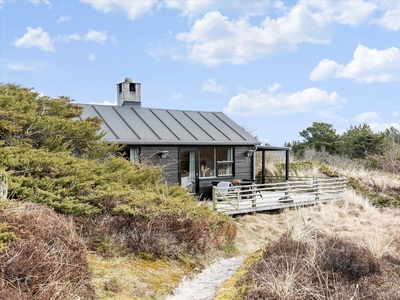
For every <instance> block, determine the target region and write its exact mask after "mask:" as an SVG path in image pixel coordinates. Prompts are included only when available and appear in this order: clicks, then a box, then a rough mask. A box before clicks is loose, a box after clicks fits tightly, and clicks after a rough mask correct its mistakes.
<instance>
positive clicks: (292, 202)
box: [212, 177, 347, 215]
mask: <svg viewBox="0 0 400 300" xmlns="http://www.w3.org/2000/svg"><path fill="white" fill-rule="evenodd" d="M346 190H347V186H346V179H345V178H316V177H312V178H302V179H299V180H296V181H287V182H280V183H266V184H255V183H251V184H246V185H243V186H232V187H230V188H229V189H225V190H218V188H217V187H213V198H212V200H213V209H214V210H215V211H218V212H223V213H226V214H230V215H234V214H242V213H249V212H257V211H268V210H276V209H283V208H289V207H301V206H308V205H314V204H318V203H326V202H329V201H333V200H341V199H343V195H344V192H345V191H346Z"/></svg>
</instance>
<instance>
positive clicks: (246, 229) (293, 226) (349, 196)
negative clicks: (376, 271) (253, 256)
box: [236, 191, 400, 257]
mask: <svg viewBox="0 0 400 300" xmlns="http://www.w3.org/2000/svg"><path fill="white" fill-rule="evenodd" d="M399 216H400V209H394V208H376V207H374V206H372V205H371V204H370V203H369V201H368V200H367V199H365V198H363V197H361V196H358V195H356V194H355V193H354V192H353V191H348V192H347V193H346V195H345V198H344V200H343V201H340V202H331V203H328V204H324V205H316V206H312V207H306V208H301V209H298V210H285V211H284V212H283V213H279V214H267V213H266V214H257V215H246V216H243V217H239V218H237V219H236V221H237V226H238V234H237V246H238V249H239V250H241V251H242V252H243V253H245V254H248V253H251V252H254V251H256V250H258V249H261V248H263V247H264V246H265V245H266V244H268V243H269V242H272V241H276V240H277V239H279V237H280V236H281V235H282V234H283V233H285V232H287V231H288V230H289V231H290V232H292V233H293V237H296V235H297V236H299V237H300V238H301V236H302V234H304V235H306V236H307V231H310V230H313V229H314V230H318V231H320V232H323V233H326V234H338V235H340V236H345V237H349V238H351V239H354V240H355V241H358V242H359V243H362V244H363V245H366V246H367V247H368V248H369V249H370V250H371V251H372V252H373V253H374V254H375V255H376V256H377V257H379V256H383V255H385V254H396V251H397V253H398V252H399V251H400V218H399ZM304 231H306V232H304Z"/></svg>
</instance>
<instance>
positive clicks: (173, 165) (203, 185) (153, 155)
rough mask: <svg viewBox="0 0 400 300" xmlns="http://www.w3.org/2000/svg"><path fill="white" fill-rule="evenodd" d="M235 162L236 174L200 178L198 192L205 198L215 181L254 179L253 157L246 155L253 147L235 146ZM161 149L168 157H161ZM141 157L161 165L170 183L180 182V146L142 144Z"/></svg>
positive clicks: (210, 191) (209, 195) (210, 193)
mask: <svg viewBox="0 0 400 300" xmlns="http://www.w3.org/2000/svg"><path fill="white" fill-rule="evenodd" d="M234 148H235V150H234V153H235V164H234V174H235V175H234V176H223V177H208V178H200V179H199V192H198V194H199V195H200V196H202V197H203V198H208V199H209V198H211V196H212V186H213V183H214V184H215V183H217V182H219V181H233V180H234V179H241V180H252V179H253V158H254V156H251V157H248V156H246V151H247V150H251V149H252V147H248V146H242V147H234ZM160 151H168V154H167V157H166V158H160V157H159V155H158V153H159V152H160ZM140 152H141V159H142V160H144V161H147V162H149V163H151V164H154V165H161V166H163V169H164V175H165V177H166V179H167V182H168V183H169V184H173V183H179V147H164V146H142V147H140Z"/></svg>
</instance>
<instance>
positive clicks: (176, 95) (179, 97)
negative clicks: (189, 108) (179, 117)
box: [170, 92, 183, 99]
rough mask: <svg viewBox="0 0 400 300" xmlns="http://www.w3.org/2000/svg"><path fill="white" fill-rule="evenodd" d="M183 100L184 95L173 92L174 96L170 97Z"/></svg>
mask: <svg viewBox="0 0 400 300" xmlns="http://www.w3.org/2000/svg"><path fill="white" fill-rule="evenodd" d="M182 98H183V94H182V93H178V92H173V93H172V96H171V97H170V99H182Z"/></svg>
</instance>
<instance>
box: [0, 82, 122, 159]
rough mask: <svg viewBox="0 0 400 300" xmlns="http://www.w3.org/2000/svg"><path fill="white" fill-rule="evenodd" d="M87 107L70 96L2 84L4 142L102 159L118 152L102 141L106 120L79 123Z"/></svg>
mask: <svg viewBox="0 0 400 300" xmlns="http://www.w3.org/2000/svg"><path fill="white" fill-rule="evenodd" d="M82 112H83V108H82V107H81V106H79V105H76V104H74V103H72V100H71V99H70V98H68V97H59V98H50V97H47V96H40V95H39V93H37V92H34V91H32V90H31V89H28V88H23V87H20V86H19V85H15V84H5V85H3V84H0V140H1V141H2V143H3V145H4V146H14V147H15V146H19V145H30V146H31V147H33V148H37V149H39V148H44V149H47V150H49V151H64V150H67V151H70V152H74V153H75V154H77V155H82V154H87V155H89V156H92V157H99V156H102V155H105V154H106V153H109V152H112V151H116V150H117V148H118V147H116V145H108V144H107V143H106V142H102V141H101V138H102V137H103V136H104V133H102V132H99V130H100V125H101V122H102V120H101V119H100V118H88V119H85V120H79V119H78V117H79V116H80V115H81V114H82Z"/></svg>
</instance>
